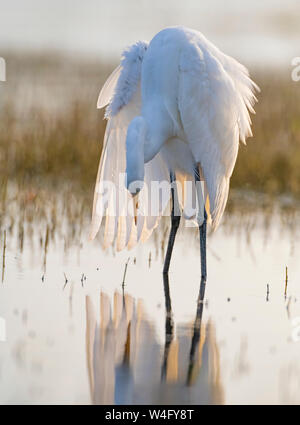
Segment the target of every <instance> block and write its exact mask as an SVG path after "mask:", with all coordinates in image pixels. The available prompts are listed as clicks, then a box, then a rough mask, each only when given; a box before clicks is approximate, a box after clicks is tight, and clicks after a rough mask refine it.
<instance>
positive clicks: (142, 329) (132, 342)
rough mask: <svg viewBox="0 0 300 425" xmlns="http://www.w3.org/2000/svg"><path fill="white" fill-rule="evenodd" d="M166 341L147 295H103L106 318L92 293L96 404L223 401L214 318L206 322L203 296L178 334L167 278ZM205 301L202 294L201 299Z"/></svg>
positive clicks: (90, 340) (89, 312)
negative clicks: (151, 317) (97, 308)
mask: <svg viewBox="0 0 300 425" xmlns="http://www.w3.org/2000/svg"><path fill="white" fill-rule="evenodd" d="M164 284H165V285H164V286H165V300H166V322H165V342H164V347H161V345H162V344H161V343H160V341H159V338H158V337H157V332H156V330H155V329H154V326H153V324H152V323H151V321H150V320H149V319H148V318H147V315H146V313H145V311H144V308H143V303H142V301H141V300H138V301H135V300H134V298H133V297H131V296H130V295H128V294H126V295H123V296H122V295H120V294H119V293H118V292H115V293H114V297H113V308H111V303H110V299H109V297H108V296H107V295H106V294H104V293H103V292H102V293H101V295H100V323H99V325H98V323H97V319H96V314H95V310H94V305H93V302H92V300H91V297H90V296H86V352H87V365H88V374H89V383H90V391H91V398H92V401H93V403H95V404H114V403H116V404H139V403H140V404H141V403H153V404H160V403H166V404H176V403H195V404H202V403H204V404H207V403H223V398H224V397H223V389H222V385H221V379H220V367H219V352H218V347H217V345H216V341H215V336H214V327H213V325H212V323H210V322H209V323H207V325H206V326H204V325H203V323H202V320H201V319H202V317H201V316H202V306H203V303H202V302H198V305H197V314H196V318H195V321H194V323H185V324H181V325H178V326H177V332H176V335H174V333H175V332H174V324H173V320H172V309H171V300H170V296H169V285H168V282H167V281H166V279H165V282H164ZM199 301H200V300H199Z"/></svg>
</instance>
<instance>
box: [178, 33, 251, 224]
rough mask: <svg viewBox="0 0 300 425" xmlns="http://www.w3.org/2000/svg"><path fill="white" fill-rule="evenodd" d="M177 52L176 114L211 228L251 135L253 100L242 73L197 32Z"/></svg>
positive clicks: (226, 195) (242, 69) (217, 222)
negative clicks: (199, 177)
mask: <svg viewBox="0 0 300 425" xmlns="http://www.w3.org/2000/svg"><path fill="white" fill-rule="evenodd" d="M188 35H189V37H190V39H191V43H189V45H188V47H187V48H186V49H185V50H184V51H183V52H182V53H181V57H180V78H179V100H178V104H179V110H180V114H181V119H182V123H183V127H184V131H185V133H186V135H187V138H188V141H189V145H190V147H191V150H192V152H193V155H194V157H195V160H196V161H197V162H199V163H200V165H201V168H202V171H203V175H204V179H205V183H206V187H207V190H208V194H209V206H210V215H211V219H212V226H213V227H214V228H216V227H217V226H218V224H219V222H220V219H221V217H222V215H223V212H224V209H225V206H226V202H227V198H228V191H229V181H230V177H231V175H232V172H233V168H234V165H235V162H236V158H237V153H238V145H239V139H240V140H241V141H243V142H244V141H245V138H246V137H247V136H249V135H251V134H252V133H251V128H250V126H251V120H250V116H249V110H250V111H251V112H252V111H253V107H252V105H253V103H254V102H255V100H256V98H255V95H254V93H253V92H254V89H258V87H257V86H256V85H255V83H253V82H252V81H251V79H250V78H249V76H248V72H247V70H246V68H244V67H243V66H242V65H241V64H239V63H238V62H237V61H235V60H234V59H232V58H230V57H228V56H226V55H224V54H223V53H222V52H220V51H219V50H218V49H217V48H216V47H215V46H213V45H212V44H211V43H210V42H208V40H206V39H205V37H203V36H202V34H201V33H198V32H196V31H190V33H189V34H188Z"/></svg>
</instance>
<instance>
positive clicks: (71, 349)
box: [0, 208, 300, 404]
mask: <svg viewBox="0 0 300 425" xmlns="http://www.w3.org/2000/svg"><path fill="white" fill-rule="evenodd" d="M229 211H230V208H229ZM263 211H265V212H263ZM266 211H267V208H262V209H261V210H260V211H258V212H256V213H255V212H251V213H249V208H248V214H246V215H245V214H239V213H237V212H234V211H233V212H231V214H227V216H226V217H225V219H224V221H223V225H222V226H221V227H220V228H219V230H218V231H217V232H216V233H215V234H214V235H211V236H210V237H209V239H208V282H207V289H206V297H205V304H204V311H203V317H202V323H201V322H200V320H199V317H197V315H196V313H197V297H198V290H199V283H200V282H199V276H200V263H199V251H198V239H197V234H196V232H195V229H191V228H183V229H181V231H180V233H179V235H178V239H177V243H176V247H175V251H174V256H173V260H172V263H171V269H170V275H169V284H170V297H171V304H172V305H171V306H172V310H171V311H169V313H168V314H166V307H165V294H164V284H163V279H162V273H161V271H162V248H163V244H161V242H160V241H159V237H157V236H156V237H154V238H152V239H151V240H150V241H149V242H147V243H146V244H145V245H143V246H139V247H138V248H136V249H135V250H133V251H130V252H126V251H124V252H121V253H114V252H113V250H111V251H109V252H107V253H104V252H103V251H102V250H101V248H100V243H99V241H95V242H92V243H89V242H87V232H88V226H87V223H86V222H85V221H84V220H83V221H81V225H80V226H79V221H73V222H72V223H71V233H72V232H73V234H75V238H73V240H72V243H71V242H70V243H69V239H68V237H67V236H66V235H69V233H70V229H69V230H68V232H67V231H66V227H65V225H63V224H62V229H63V230H60V231H58V230H57V229H56V230H55V232H54V234H53V235H52V233H51V228H50V230H49V232H48V231H47V232H48V233H49V234H48V236H47V235H45V230H43V231H41V230H39V231H32V227H33V228H34V229H35V230H36V229H37V228H38V226H39V225H38V224H37V223H35V219H34V218H33V219H32V222H31V226H29V225H28V224H26V226H25V227H24V230H23V232H20V224H19V225H16V226H14V227H13V230H12V231H11V232H9V231H7V236H6V245H7V246H6V250H5V257H4V263H5V269H4V274H3V282H2V284H0V316H1V317H2V318H3V319H4V320H5V326H6V340H5V341H1V342H0V401H1V403H170V404H171V403H195V404H198V403H199V404H201V403H226V404H230V403H299V401H300V360H299V349H300V342H298V340H300V328H299V324H300V305H299V301H298V300H299V299H300V288H299V278H300V265H299V261H298V259H299V255H300V252H299V251H300V243H299V241H300V239H299V230H298V229H299V226H298V224H299V218H298V216H297V214H295V212H293V213H290V212H286V213H283V212H282V211H281V212H279V211H278V210H277V209H276V208H275V209H273V210H272V211H271V212H269V213H266ZM74 220H75V219H74ZM78 220H79V219H78ZM8 222H9V220H8ZM69 225H70V224H69ZM78 227H80V229H82V231H80V232H78V233H76V232H75V231H74V228H75V229H77V228H78ZM72 228H73V230H72ZM30 229H31V230H30ZM47 232H46V233H47ZM159 232H160V233H161V234H162V233H163V231H162V230H158V233H159ZM20 233H21V235H23V237H22V238H21V242H20ZM41 234H42V236H41ZM43 238H44V239H43ZM2 249H3V234H2V235H1V255H2V254H3V251H2ZM128 258H129V262H128V267H127V273H126V275H125V287H124V288H122V281H123V278H124V270H125V264H126V262H127V261H128ZM286 266H287V267H288V283H287V293H286V296H285V295H284V292H285V279H286V269H285V268H286ZM267 285H269V286H268V287H269V291H267ZM123 289H124V291H123ZM267 292H269V293H267ZM2 324H3V321H2ZM298 331H299V332H298ZM0 336H1V338H2V339H4V333H3V329H2V332H0Z"/></svg>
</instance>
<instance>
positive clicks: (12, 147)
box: [0, 52, 300, 198]
mask: <svg viewBox="0 0 300 425" xmlns="http://www.w3.org/2000/svg"><path fill="white" fill-rule="evenodd" d="M3 57H5V59H6V61H7V82H6V83H1V86H0V106H1V109H0V170H1V180H2V182H5V181H7V180H9V181H14V182H16V183H19V184H21V185H26V184H28V183H29V184H37V185H38V184H40V182H41V181H43V182H45V181H46V182H49V183H50V182H51V183H53V184H54V185H59V184H60V183H62V182H63V183H65V182H70V183H71V184H72V187H76V188H78V189H80V190H83V191H87V192H88V197H89V198H91V197H92V192H93V187H94V182H95V177H96V173H97V167H98V162H99V156H100V152H101V143H102V139H103V133H104V130H105V121H103V119H102V118H103V112H102V111H99V110H97V109H96V101H97V96H98V93H99V90H100V88H101V85H102V84H103V82H104V81H105V78H106V77H107V76H108V75H109V72H110V71H111V69H112V68H113V65H112V64H103V63H101V62H100V61H99V62H88V61H87V60H79V59H75V58H65V57H62V56H59V55H55V54H53V55H47V56H46V55H38V54H36V55H27V56H22V55H19V54H11V53H7V54H6V55H5V52H4V54H3ZM251 74H252V77H253V78H254V79H255V81H256V82H257V83H258V84H259V85H260V87H261V90H262V92H261V93H260V94H259V96H258V97H259V103H258V105H256V112H257V114H256V116H254V117H253V133H254V138H253V139H248V143H247V146H246V147H245V146H241V147H240V152H239V157H238V161H237V165H236V168H235V171H234V175H233V178H232V187H233V188H236V189H245V188H246V189H250V190H255V191H260V192H266V193H268V194H272V195H276V194H280V193H287V192H288V193H290V194H292V195H294V196H295V197H299V198H300V83H296V82H293V81H292V80H291V77H290V70H287V72H286V73H283V72H282V73H280V72H277V73H276V72H272V71H270V70H266V72H265V73H262V72H260V73H257V72H255V70H252V72H251Z"/></svg>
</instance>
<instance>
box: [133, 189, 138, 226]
mask: <svg viewBox="0 0 300 425" xmlns="http://www.w3.org/2000/svg"><path fill="white" fill-rule="evenodd" d="M132 200H133V216H134V222H135V225H137V216H138V209H139V195H138V193H136V194H135V195H133V196H132Z"/></svg>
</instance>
